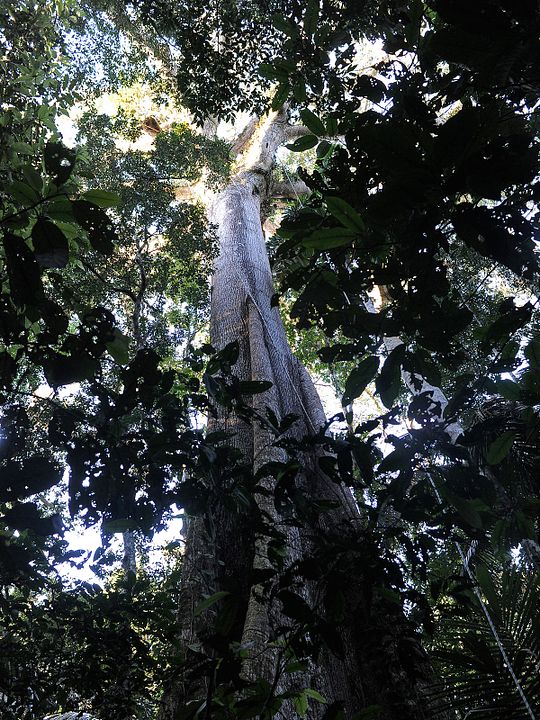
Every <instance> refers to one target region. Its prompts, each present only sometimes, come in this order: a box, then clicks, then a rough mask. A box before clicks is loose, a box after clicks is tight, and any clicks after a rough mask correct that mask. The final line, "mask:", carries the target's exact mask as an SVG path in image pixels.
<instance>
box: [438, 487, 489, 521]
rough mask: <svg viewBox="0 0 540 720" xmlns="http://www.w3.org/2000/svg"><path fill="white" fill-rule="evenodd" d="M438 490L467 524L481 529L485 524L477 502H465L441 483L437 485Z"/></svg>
mask: <svg viewBox="0 0 540 720" xmlns="http://www.w3.org/2000/svg"><path fill="white" fill-rule="evenodd" d="M437 489H438V491H439V493H440V494H441V495H442V496H443V497H444V498H445V499H446V500H448V502H449V503H450V504H451V505H453V506H454V508H455V509H456V510H457V512H458V514H459V515H460V516H461V517H462V518H463V520H465V522H466V523H468V524H469V525H470V526H471V527H474V528H478V529H481V528H482V527H483V526H484V524H483V522H482V518H481V516H480V513H479V512H478V509H477V502H478V501H476V500H465V498H462V497H460V496H459V495H456V494H455V493H453V492H452V491H451V490H450V489H449V488H448V487H447V486H446V485H442V484H440V483H437Z"/></svg>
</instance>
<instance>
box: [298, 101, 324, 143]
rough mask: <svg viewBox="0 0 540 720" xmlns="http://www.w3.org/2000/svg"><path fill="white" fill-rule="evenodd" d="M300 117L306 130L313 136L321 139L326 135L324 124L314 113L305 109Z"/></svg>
mask: <svg viewBox="0 0 540 720" xmlns="http://www.w3.org/2000/svg"><path fill="white" fill-rule="evenodd" d="M300 117H301V118H302V122H303V123H304V125H305V126H306V127H307V129H308V130H311V132H312V133H313V134H314V135H318V136H319V137H322V136H323V135H325V134H326V128H325V127H324V123H323V122H322V121H321V120H320V119H319V118H318V117H317V116H316V115H315V113H312V112H311V110H308V109H307V108H306V109H304V110H301V111H300Z"/></svg>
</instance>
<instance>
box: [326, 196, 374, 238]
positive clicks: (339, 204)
mask: <svg viewBox="0 0 540 720" xmlns="http://www.w3.org/2000/svg"><path fill="white" fill-rule="evenodd" d="M326 207H327V208H328V210H330V212H331V213H332V215H333V216H334V217H335V218H336V219H337V220H339V222H340V223H341V224H342V225H344V226H345V227H347V228H350V229H351V230H356V231H357V232H364V231H365V229H366V226H365V224H364V221H363V220H362V218H361V217H360V215H359V214H358V213H357V212H356V210H355V209H354V208H353V207H351V206H350V205H349V203H348V202H346V201H345V200H343V199H342V198H340V197H336V196H334V195H330V196H329V197H327V198H326Z"/></svg>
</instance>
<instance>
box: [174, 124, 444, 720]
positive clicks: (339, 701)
mask: <svg viewBox="0 0 540 720" xmlns="http://www.w3.org/2000/svg"><path fill="white" fill-rule="evenodd" d="M304 132H305V130H304V129H303V128H299V127H292V126H290V125H288V124H287V121H286V117H285V113H283V112H281V113H277V114H273V115H271V116H269V117H268V118H266V119H265V120H263V121H261V122H259V123H258V124H253V123H252V128H251V130H250V137H249V138H248V139H247V140H246V138H243V145H242V157H241V161H240V163H239V165H240V169H239V171H238V173H237V174H236V175H235V176H234V178H233V179H232V181H231V182H230V184H229V185H228V187H227V188H226V189H225V190H224V191H223V192H222V193H221V194H220V195H219V196H218V197H217V198H216V199H215V201H214V202H213V205H212V208H211V211H210V219H211V221H212V222H213V223H214V224H215V225H216V226H217V229H218V236H219V243H220V252H219V257H218V259H217V261H216V265H215V273H214V278H213V283H212V300H211V341H212V344H213V345H214V346H215V347H216V348H217V349H221V348H223V347H224V346H225V345H227V344H228V343H230V342H233V341H237V342H238V343H239V358H238V361H237V363H236V364H235V366H234V372H235V374H236V375H237V376H238V377H239V378H240V380H267V381H271V382H272V387H271V388H270V389H269V390H268V391H266V392H264V393H261V394H257V395H255V396H253V401H252V404H253V409H254V410H256V411H259V412H260V413H261V414H262V415H264V414H265V412H266V408H270V409H271V410H272V411H273V412H274V413H275V415H276V417H277V418H278V419H282V418H284V417H285V416H286V415H288V414H291V413H292V414H294V415H295V416H297V418H298V420H297V422H296V423H295V425H294V426H293V429H292V430H291V431H289V434H290V435H291V436H295V437H297V438H300V437H304V436H307V435H314V434H316V433H317V432H318V431H319V430H320V428H321V426H323V425H324V422H325V416H324V412H323V409H322V406H321V403H320V400H319V397H318V395H317V392H316V390H315V387H314V385H313V383H312V381H311V379H310V377H309V375H308V373H307V371H306V370H305V368H304V367H303V366H302V364H301V363H300V362H299V361H298V359H297V358H296V357H294V355H293V354H292V353H291V351H290V348H289V347H288V344H287V339H286V335H285V330H284V327H283V325H282V322H281V318H280V315H279V311H278V309H277V308H275V307H272V306H271V297H272V294H273V285H272V275H271V270H270V265H269V261H268V257H267V252H266V245H265V238H264V234H263V230H262V225H261V208H264V206H265V205H266V203H267V202H268V201H269V199H270V196H271V193H272V178H271V172H272V167H273V164H274V158H275V154H276V151H277V149H278V147H279V146H280V145H281V144H283V143H284V142H286V141H288V140H290V139H293V138H294V137H298V136H299V135H301V134H303V133H304ZM279 192H280V193H283V188H280V190H279ZM211 429H212V430H215V429H219V430H224V431H226V432H229V433H232V434H233V437H232V439H231V440H229V441H228V443H229V444H231V443H232V444H234V446H235V447H236V448H237V449H238V450H239V451H240V452H241V453H242V456H243V459H244V461H245V463H246V464H248V465H249V466H250V467H251V468H252V474H253V475H255V474H256V473H257V472H258V471H259V470H260V469H261V468H262V467H263V466H264V465H265V464H266V463H268V462H271V461H286V460H287V457H286V454H285V451H284V450H283V449H280V448H277V447H276V446H275V445H274V442H275V438H274V436H273V435H272V434H271V433H270V432H269V431H268V430H267V429H265V428H264V427H263V426H261V425H260V424H258V423H256V422H249V423H248V422H245V421H243V420H241V419H240V418H239V417H238V416H236V415H235V414H234V413H232V412H226V411H225V410H224V409H223V408H221V409H218V416H217V419H216V420H215V421H213V423H212V428H211ZM319 456H320V455H318V453H317V452H316V451H315V450H312V451H306V452H304V454H303V455H302V456H301V457H300V458H298V457H297V460H299V461H300V466H301V471H300V473H299V475H298V476H297V477H296V479H295V488H294V491H295V492H296V493H297V494H298V495H299V497H300V500H299V502H298V504H297V507H296V517H295V518H291V516H290V515H289V514H287V513H286V512H285V513H284V512H281V511H279V512H278V510H277V509H276V506H275V503H274V497H273V491H274V489H275V487H274V481H273V479H272V478H270V477H268V478H262V480H260V481H259V487H260V489H261V492H260V493H259V494H257V495H256V502H257V506H258V513H259V516H260V517H262V518H265V519H266V522H267V523H269V524H270V525H271V526H272V529H273V533H271V534H270V533H268V532H265V531H264V529H261V526H260V525H257V523H253V522H250V517H249V516H248V515H246V514H245V513H244V514H242V513H241V512H235V511H234V509H231V505H230V503H227V497H226V496H227V489H226V488H224V487H223V488H221V491H222V492H221V497H220V493H219V492H218V493H216V494H215V495H214V496H213V497H214V500H213V502H212V503H211V507H208V509H207V510H206V512H205V517H204V518H203V517H197V518H195V519H194V520H192V522H191V524H190V529H189V533H188V538H187V548H186V557H185V565H184V578H183V593H184V602H183V606H182V608H181V615H182V617H181V621H182V623H183V629H182V641H183V643H185V644H186V645H190V646H191V647H192V648H193V647H195V648H197V647H198V644H199V643H202V644H203V645H204V644H205V643H206V648H208V647H211V648H212V649H213V650H215V648H216V641H215V638H212V637H209V633H210V631H209V618H210V619H211V613H210V612H208V611H207V612H205V613H202V614H201V615H199V617H198V618H197V619H194V615H193V611H194V609H195V607H196V605H197V604H198V603H199V602H200V600H201V598H202V597H203V596H204V595H210V594H212V593H214V592H216V591H220V590H225V591H227V592H229V593H231V596H229V597H233V596H234V598H235V619H234V623H232V624H231V627H230V628H229V633H228V636H227V641H228V642H231V641H236V642H237V643H238V642H240V643H241V644H242V646H243V647H244V648H245V652H244V653H243V655H244V657H243V659H242V668H241V676H242V677H243V678H244V679H246V680H256V679H263V680H264V681H266V682H267V683H268V686H267V687H269V688H270V689H271V690H272V692H274V693H275V694H278V695H279V694H280V693H283V692H291V691H293V692H300V691H301V690H302V689H304V688H306V687H310V688H312V689H315V690H317V691H318V692H319V693H320V694H321V695H323V696H324V698H325V699H326V701H327V702H328V703H336V707H338V706H341V707H342V708H343V710H344V716H345V717H346V718H349V717H352V715H353V714H354V713H356V712H358V711H360V710H361V709H362V708H366V707H369V706H372V705H377V706H380V709H381V710H380V715H379V717H380V718H381V719H384V720H398V718H399V720H406V719H407V718H411V719H412V718H416V719H417V720H420V719H421V718H427V717H429V716H430V714H429V711H428V709H427V703H426V701H425V699H424V698H423V696H422V693H421V690H420V686H421V685H422V683H425V679H426V677H428V676H429V666H428V663H427V661H426V658H425V655H424V654H423V652H422V651H421V649H420V647H419V644H418V642H417V640H416V639H415V637H414V633H413V632H412V630H411V628H410V627H409V624H408V622H407V621H406V619H405V617H404V615H403V614H402V611H401V608H400V607H399V606H398V605H396V604H395V603H393V602H392V601H390V600H387V599H385V597H384V595H380V594H377V588H376V587H375V586H376V585H383V584H384V582H385V580H384V575H385V565H384V562H383V560H382V559H381V558H380V557H379V556H378V552H377V546H376V544H375V543H374V542H373V541H372V540H371V539H370V538H369V537H368V534H367V532H366V531H365V529H364V526H363V523H362V520H361V517H360V514H359V512H358V508H357V505H356V502H355V500H354V498H353V495H352V493H351V491H350V490H349V488H347V487H345V486H343V485H341V484H338V483H335V482H334V481H332V480H330V479H329V478H328V477H327V476H326V475H325V474H324V473H323V472H322V471H321V470H320V469H319V463H318V459H319ZM261 486H262V487H261ZM302 497H303V498H305V500H306V501H309V502H306V503H304V505H302V502H301V499H302ZM315 501H316V503H318V505H319V507H321V506H324V507H326V508H327V509H326V510H324V511H323V512H316V511H315V510H314V509H313V507H314V506H315V505H316V503H315ZM276 537H278V538H281V539H284V541H285V542H284V544H285V547H286V557H285V558H284V560H283V573H287V571H289V575H290V576H291V577H292V580H290V583H291V584H290V585H289V586H285V587H286V589H287V590H288V591H289V592H291V591H294V593H295V594H296V596H297V597H298V598H299V599H300V600H303V601H304V602H305V603H307V605H308V606H309V607H310V608H311V609H312V611H313V612H314V613H316V617H317V618H318V627H319V628H320V629H321V634H323V635H324V632H326V637H325V640H328V643H327V644H328V645H329V646H330V647H331V648H332V650H330V649H328V648H327V647H325V648H323V649H322V650H321V651H320V652H319V654H318V656H317V657H316V658H315V659H314V658H312V660H311V662H310V663H308V666H307V667H308V669H307V670H302V671H300V672H292V673H286V674H283V673H282V667H283V664H284V649H283V645H282V644H279V643H278V644H276V643H275V642H272V641H275V640H276V639H279V638H280V637H283V635H284V633H285V634H287V633H289V634H290V633H293V634H294V631H297V633H296V636H295V637H296V641H300V646H301V644H302V642H304V645H306V646H308V645H309V640H310V638H309V637H308V634H307V633H304V635H305V637H302V623H301V622H295V620H296V618H294V614H293V619H291V616H290V613H289V614H287V615H285V614H284V612H283V607H282V599H283V594H282V593H280V592H279V590H280V589H281V588H280V587H279V582H278V581H279V578H278V581H276V583H275V585H274V587H273V588H272V591H270V592H269V591H268V587H266V588H264V587H263V586H262V585H261V584H260V580H259V579H260V578H261V577H262V576H263V575H264V573H261V572H260V571H264V570H271V568H272V567H275V565H272V562H271V557H270V555H271V550H272V547H273V546H272V543H273V542H275V538H276ZM301 561H311V563H312V567H311V574H310V573H305V574H304V576H303V577H302V576H300V575H299V574H295V573H294V572H293V569H294V567H295V563H299V562H301ZM306 576H307V577H306ZM332 593H333V594H332ZM278 595H279V598H280V599H278V597H277V596H278ZM332 597H334V600H336V597H337V600H336V601H337V603H338V605H339V607H340V609H339V611H334V610H332V603H331V599H332ZM325 628H326V630H324V629H325ZM284 629H285V630H284ZM323 631H324V632H323ZM329 635H330V636H332V637H330V636H329ZM292 646H293V647H298V645H294V643H293V644H292ZM296 654H297V656H298V650H297V652H296ZM196 657H199V656H195V655H194V656H192V657H191V661H192V662H191V663H190V662H189V652H188V663H187V665H186V670H185V672H183V673H182V675H181V677H180V678H179V679H177V680H176V681H175V682H174V683H173V684H172V687H171V690H170V692H169V693H167V694H166V695H165V698H164V703H163V712H162V715H161V720H172V718H173V717H174V713H175V711H176V710H177V708H178V707H179V706H181V705H182V704H186V703H188V702H189V701H193V700H194V699H196V698H197V697H198V698H199V700H198V701H197V702H198V704H199V705H201V702H202V701H204V700H205V699H206V701H207V703H208V701H210V699H211V697H212V693H213V689H214V688H213V684H214V683H215V682H216V673H215V672H214V674H213V675H212V676H211V674H210V673H209V674H208V680H207V681H206V683H205V686H204V687H202V686H201V682H200V679H197V678H198V675H197V672H190V671H193V669H194V664H195V663H196ZM289 662H290V658H289ZM190 665H191V667H189V666H190ZM422 678H423V679H422ZM218 680H219V678H218ZM270 702H271V698H270V697H269V698H268V703H270ZM326 707H327V706H325V705H323V704H319V703H317V702H311V701H310V705H309V708H308V710H307V715H306V716H307V717H308V718H313V719H314V718H320V717H322V715H323V714H324V710H325V709H326ZM207 711H208V713H209V714H208V717H211V716H212V717H213V716H214V715H213V714H212V715H210V711H209V709H208V706H207ZM260 716H261V717H262V713H261V714H260ZM277 717H280V718H283V719H285V720H288V719H289V718H296V717H298V711H297V710H295V709H294V706H293V704H292V703H290V702H289V701H286V702H284V703H283V704H282V705H281V708H280V710H279V712H278V714H277Z"/></svg>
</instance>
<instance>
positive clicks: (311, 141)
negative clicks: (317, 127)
mask: <svg viewBox="0 0 540 720" xmlns="http://www.w3.org/2000/svg"><path fill="white" fill-rule="evenodd" d="M318 142H319V139H318V138H317V137H316V136H315V135H303V136H302V137H299V138H297V139H296V140H295V141H294V142H293V143H289V144H288V145H285V147H286V148H288V149H289V150H292V152H304V150H311V148H313V147H315V145H317V143H318Z"/></svg>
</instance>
